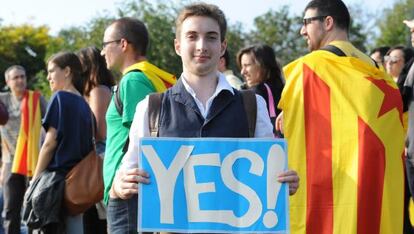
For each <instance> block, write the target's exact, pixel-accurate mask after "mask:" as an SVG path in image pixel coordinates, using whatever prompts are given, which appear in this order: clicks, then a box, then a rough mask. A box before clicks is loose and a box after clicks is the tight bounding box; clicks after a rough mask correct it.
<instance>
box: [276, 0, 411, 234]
mask: <svg viewBox="0 0 414 234" xmlns="http://www.w3.org/2000/svg"><path fill="white" fill-rule="evenodd" d="M349 27H350V15H349V12H348V9H347V7H346V5H345V4H344V3H343V2H342V1H341V0H311V1H309V3H308V5H307V6H306V8H305V11H304V18H303V26H302V28H301V31H300V34H301V35H302V36H303V37H304V39H305V40H306V41H307V44H308V48H309V50H310V51H311V53H309V54H307V55H305V56H303V57H301V58H299V59H297V60H295V61H293V62H292V63H290V64H288V65H287V66H285V67H284V73H285V77H286V85H285V88H284V90H283V93H282V97H281V100H280V102H279V107H280V108H281V109H282V110H283V119H284V123H283V124H284V133H285V137H286V139H287V142H288V145H289V148H288V155H289V167H290V168H292V169H294V170H297V172H298V174H299V177H300V178H304V179H303V180H302V179H301V183H303V184H302V185H301V187H302V188H305V189H302V190H298V191H297V194H296V196H294V197H292V198H291V199H290V217H291V230H292V231H291V232H292V233H402V231H403V230H402V229H403V218H402V216H403V195H404V180H403V178H404V173H403V163H402V161H401V155H402V153H403V144H404V130H403V126H402V119H401V118H402V117H401V116H402V105H401V97H400V95H399V91H398V88H397V86H396V85H395V82H393V81H392V79H391V77H389V76H388V75H387V74H386V73H385V72H383V71H381V70H380V69H378V67H377V66H376V63H375V62H374V61H373V60H372V59H371V58H370V57H368V56H367V55H365V54H364V53H362V52H361V51H359V50H358V49H356V48H355V47H354V46H353V45H352V44H351V43H350V42H349V35H348V31H349Z"/></svg>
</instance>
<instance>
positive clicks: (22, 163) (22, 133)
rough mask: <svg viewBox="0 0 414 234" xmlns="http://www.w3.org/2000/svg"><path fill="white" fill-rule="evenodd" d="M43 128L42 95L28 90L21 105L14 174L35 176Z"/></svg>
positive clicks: (13, 167)
mask: <svg viewBox="0 0 414 234" xmlns="http://www.w3.org/2000/svg"><path fill="white" fill-rule="evenodd" d="M40 128H41V113H40V93H39V92H36V91H29V90H27V91H26V93H25V95H24V97H23V100H22V105H21V123H20V130H19V135H18V138H17V144H16V152H15V155H14V159H13V165H12V172H13V173H17V174H21V175H25V176H28V177H31V176H33V172H34V170H35V169H36V163H37V159H38V156H39V144H40V143H39V139H40Z"/></svg>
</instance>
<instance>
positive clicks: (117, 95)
mask: <svg viewBox="0 0 414 234" xmlns="http://www.w3.org/2000/svg"><path fill="white" fill-rule="evenodd" d="M113 92H114V95H115V96H114V103H115V108H116V111H117V112H118V114H119V115H120V116H122V114H123V113H124V104H123V103H122V100H121V95H120V91H119V85H115V86H114V87H113Z"/></svg>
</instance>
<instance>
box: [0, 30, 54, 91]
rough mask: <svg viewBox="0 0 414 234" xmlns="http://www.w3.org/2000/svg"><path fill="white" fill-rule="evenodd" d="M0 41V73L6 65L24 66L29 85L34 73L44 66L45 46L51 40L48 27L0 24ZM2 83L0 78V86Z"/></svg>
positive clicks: (2, 72) (2, 80) (33, 78)
mask: <svg viewBox="0 0 414 234" xmlns="http://www.w3.org/2000/svg"><path fill="white" fill-rule="evenodd" d="M0 41H1V42H2V43H0V72H1V74H4V71H5V70H6V69H7V67H9V66H11V65H14V64H19V65H22V66H24V67H25V68H26V71H27V76H28V82H29V85H31V84H32V83H33V82H35V76H36V74H37V73H38V72H39V71H41V70H43V69H44V67H45V61H44V59H45V55H46V53H47V46H48V45H49V44H50V43H51V42H52V41H53V38H52V37H51V36H49V29H48V28H47V27H46V26H40V27H34V26H31V25H20V26H1V25H0ZM1 77H3V76H1ZM4 84H5V82H4V79H0V86H1V87H3V86H4Z"/></svg>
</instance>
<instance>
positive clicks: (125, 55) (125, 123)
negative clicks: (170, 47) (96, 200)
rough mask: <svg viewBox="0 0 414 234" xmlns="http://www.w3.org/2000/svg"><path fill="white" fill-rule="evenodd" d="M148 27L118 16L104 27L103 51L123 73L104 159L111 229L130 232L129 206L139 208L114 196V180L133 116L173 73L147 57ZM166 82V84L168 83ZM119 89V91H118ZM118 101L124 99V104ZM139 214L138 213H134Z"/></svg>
mask: <svg viewBox="0 0 414 234" xmlns="http://www.w3.org/2000/svg"><path fill="white" fill-rule="evenodd" d="M148 41H149V37H148V31H147V29H146V27H145V25H144V23H142V22H141V21H139V20H137V19H133V18H127V17H125V18H121V19H118V20H115V21H114V22H113V23H112V24H111V25H109V26H108V28H107V29H106V30H105V33H104V38H103V43H102V45H103V48H102V52H101V55H102V56H104V57H105V60H106V64H107V67H108V69H111V70H115V71H120V72H122V74H123V76H122V78H121V81H120V83H119V85H118V89H119V90H118V91H117V94H116V95H113V97H112V100H111V102H110V104H109V107H108V110H107V113H106V124H107V141H106V143H107V145H106V152H105V159H104V168H103V173H104V185H105V194H104V201H105V203H107V205H108V208H107V219H108V227H109V231H110V233H112V234H115V233H130V232H131V230H135V229H136V220H133V219H132V220H131V218H130V217H128V212H125V211H126V210H135V211H136V210H137V207H136V206H137V204H136V203H137V202H136V201H134V200H137V199H129V200H120V199H117V198H115V196H111V194H112V182H113V178H114V175H115V172H116V171H117V170H118V167H119V164H120V163H121V160H122V157H123V156H124V152H123V147H124V145H125V142H126V140H127V138H128V134H129V129H130V126H131V123H132V120H133V118H134V114H135V107H136V105H137V104H138V102H139V101H141V100H142V99H144V98H145V96H146V95H147V94H149V93H152V92H156V91H159V92H161V91H164V90H165V89H166V88H167V87H168V83H169V82H173V81H174V80H175V79H174V76H173V75H171V74H168V73H166V72H164V71H162V70H161V69H159V68H157V67H155V66H154V65H152V64H150V63H148V62H147V61H146V57H145V56H146V51H147V47H148ZM165 85H167V86H165ZM118 92H119V93H118ZM119 102H121V103H122V105H121V107H120V105H119ZM135 217H136V216H135Z"/></svg>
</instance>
